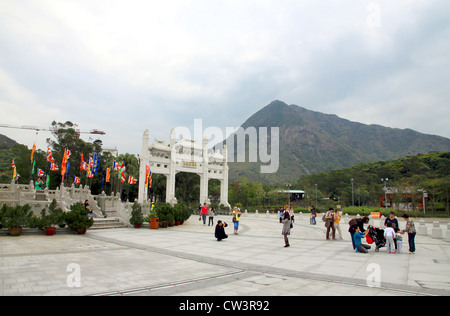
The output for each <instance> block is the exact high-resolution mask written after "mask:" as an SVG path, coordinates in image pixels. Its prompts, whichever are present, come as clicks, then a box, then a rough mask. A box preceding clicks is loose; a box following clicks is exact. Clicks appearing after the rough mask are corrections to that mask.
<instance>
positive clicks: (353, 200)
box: [352, 178, 355, 206]
mask: <svg viewBox="0 0 450 316" xmlns="http://www.w3.org/2000/svg"><path fill="white" fill-rule="evenodd" d="M353 182H354V180H353V178H352V206H355V198H354V195H353Z"/></svg>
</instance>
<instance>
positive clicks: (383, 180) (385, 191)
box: [381, 178, 389, 211]
mask: <svg viewBox="0 0 450 316" xmlns="http://www.w3.org/2000/svg"><path fill="white" fill-rule="evenodd" d="M388 181H389V179H388V178H381V182H384V207H385V209H386V211H387V187H386V183H387V182H388Z"/></svg>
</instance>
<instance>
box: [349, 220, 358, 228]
mask: <svg viewBox="0 0 450 316" xmlns="http://www.w3.org/2000/svg"><path fill="white" fill-rule="evenodd" d="M348 224H349V225H350V227H351V226H356V225H358V222H357V221H356V218H352V219H351V220H350V221H349V222H348Z"/></svg>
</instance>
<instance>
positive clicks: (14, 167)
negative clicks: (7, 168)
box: [11, 159, 16, 169]
mask: <svg viewBox="0 0 450 316" xmlns="http://www.w3.org/2000/svg"><path fill="white" fill-rule="evenodd" d="M11 167H12V168H13V169H16V164H15V163H14V159H13V160H12V161H11Z"/></svg>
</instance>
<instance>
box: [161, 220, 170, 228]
mask: <svg viewBox="0 0 450 316" xmlns="http://www.w3.org/2000/svg"><path fill="white" fill-rule="evenodd" d="M168 226H169V222H168V221H162V222H161V227H162V228H167V227H168Z"/></svg>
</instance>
